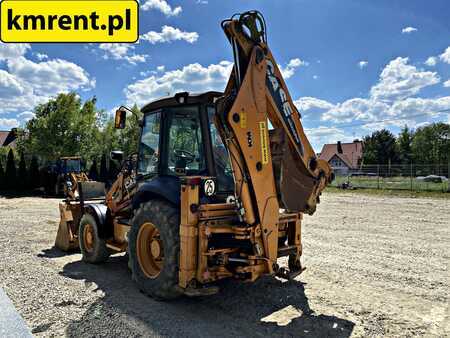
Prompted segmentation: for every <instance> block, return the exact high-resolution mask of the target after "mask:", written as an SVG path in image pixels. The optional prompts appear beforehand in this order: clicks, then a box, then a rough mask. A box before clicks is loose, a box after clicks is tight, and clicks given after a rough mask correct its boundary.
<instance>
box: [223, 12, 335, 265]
mask: <svg viewBox="0 0 450 338" xmlns="http://www.w3.org/2000/svg"><path fill="white" fill-rule="evenodd" d="M222 28H223V29H224V32H225V34H226V36H227V38H228V40H229V41H230V43H231V45H232V48H233V54H234V67H233V71H232V74H231V75H230V78H229V81H228V84H227V86H226V89H225V94H224V96H223V98H222V99H221V100H219V101H218V102H217V105H216V121H215V122H216V127H217V129H218V130H219V131H220V134H221V136H222V138H223V140H224V143H225V144H226V145H227V147H228V150H229V154H230V160H231V164H232V168H233V173H234V176H235V194H236V201H237V204H238V207H239V208H240V213H241V216H242V219H243V221H245V223H247V224H250V225H253V226H256V227H257V229H259V230H260V233H261V237H260V238H258V237H257V238H255V248H256V250H255V251H256V252H261V253H262V252H264V256H265V257H266V258H268V259H269V261H270V262H271V264H272V267H270V265H269V269H271V268H275V267H274V264H276V258H277V241H278V229H277V226H276V224H277V222H278V219H279V209H280V208H283V209H286V210H287V211H289V212H296V213H303V212H305V213H308V214H312V213H313V212H314V211H315V208H316V204H317V203H318V202H319V195H320V194H321V191H322V190H323V189H324V188H325V186H326V185H327V184H328V183H329V182H330V181H331V177H332V171H331V168H330V166H329V165H328V163H327V162H325V161H322V160H319V159H317V157H316V155H315V153H314V150H313V149H312V147H311V144H310V143H309V141H308V139H307V137H306V135H305V133H304V130H303V127H302V123H301V120H300V118H301V116H300V113H299V112H298V110H297V109H296V107H295V105H294V104H293V102H292V98H291V96H290V94H289V91H288V89H287V87H286V84H285V82H284V80H283V77H282V74H281V72H280V70H279V68H278V66H277V63H276V61H275V59H274V57H273V55H272V53H271V51H270V49H269V47H268V45H267V40H266V34H265V23H264V19H263V17H262V15H261V14H260V13H259V12H256V11H252V12H246V13H244V14H241V15H239V16H234V17H233V18H231V19H230V20H225V21H223V22H222ZM269 123H270V124H269ZM270 125H271V126H272V127H273V129H272V130H270V132H269V127H270ZM256 233H257V234H258V233H259V232H258V231H257V232H256Z"/></svg>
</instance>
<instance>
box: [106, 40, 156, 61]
mask: <svg viewBox="0 0 450 338" xmlns="http://www.w3.org/2000/svg"><path fill="white" fill-rule="evenodd" d="M98 47H99V48H100V49H101V50H103V51H104V52H105V55H104V56H103V58H104V59H106V60H108V59H113V60H125V61H126V62H128V63H130V64H132V65H135V64H137V63H139V62H145V61H146V60H147V58H148V55H146V54H134V53H133V52H132V51H133V50H134V49H135V46H134V44H131V43H101V44H100V45H99V46H98Z"/></svg>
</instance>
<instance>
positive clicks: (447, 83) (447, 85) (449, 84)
mask: <svg viewBox="0 0 450 338" xmlns="http://www.w3.org/2000/svg"><path fill="white" fill-rule="evenodd" d="M444 87H445V88H450V79H448V80H447V81H445V82H444Z"/></svg>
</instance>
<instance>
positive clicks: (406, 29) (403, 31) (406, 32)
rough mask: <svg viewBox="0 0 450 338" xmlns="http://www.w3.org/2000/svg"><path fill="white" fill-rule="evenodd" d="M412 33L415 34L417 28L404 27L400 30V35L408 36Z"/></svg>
mask: <svg viewBox="0 0 450 338" xmlns="http://www.w3.org/2000/svg"><path fill="white" fill-rule="evenodd" d="M412 32H417V28H414V27H405V28H403V29H402V34H409V33H412Z"/></svg>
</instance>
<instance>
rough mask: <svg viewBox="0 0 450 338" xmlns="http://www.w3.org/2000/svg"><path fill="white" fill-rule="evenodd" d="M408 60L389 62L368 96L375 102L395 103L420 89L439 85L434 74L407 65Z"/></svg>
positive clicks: (437, 77) (399, 58)
mask: <svg viewBox="0 0 450 338" xmlns="http://www.w3.org/2000/svg"><path fill="white" fill-rule="evenodd" d="M408 60H409V59H408V58H402V57H398V58H396V59H394V60H392V61H391V62H389V63H388V64H387V65H386V67H385V68H384V69H383V71H382V72H381V75H380V80H379V82H378V83H377V84H376V85H375V86H373V87H372V89H371V90H370V94H371V96H372V98H374V99H375V100H384V101H395V100H398V99H404V98H407V97H410V96H413V95H415V94H417V93H418V92H419V91H420V90H421V89H422V88H424V87H427V86H431V85H434V84H436V83H439V81H440V78H439V76H438V75H437V73H436V72H430V71H423V70H420V69H417V68H416V67H415V66H412V65H409V64H408Z"/></svg>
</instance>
